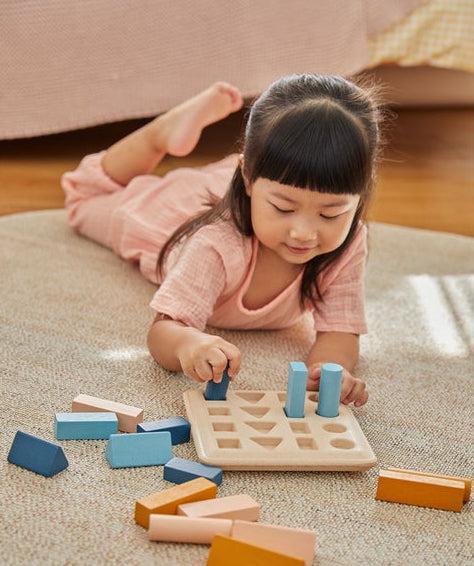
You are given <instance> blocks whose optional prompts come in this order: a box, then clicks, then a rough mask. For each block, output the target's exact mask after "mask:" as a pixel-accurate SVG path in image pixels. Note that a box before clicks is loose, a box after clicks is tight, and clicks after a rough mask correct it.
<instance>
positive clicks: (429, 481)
mask: <svg viewBox="0 0 474 566" xmlns="http://www.w3.org/2000/svg"><path fill="white" fill-rule="evenodd" d="M464 491H465V485H464V482H462V481H457V480H451V479H444V478H438V477H433V476H425V475H419V474H410V473H405V472H398V471H397V472H395V471H391V470H380V471H379V478H378V482H377V492H376V494H375V499H379V500H382V501H390V502H392V503H404V504H406V505H418V506H420V507H431V508H433V509H444V510H445V511H458V512H459V511H461V508H462V504H463V498H464Z"/></svg>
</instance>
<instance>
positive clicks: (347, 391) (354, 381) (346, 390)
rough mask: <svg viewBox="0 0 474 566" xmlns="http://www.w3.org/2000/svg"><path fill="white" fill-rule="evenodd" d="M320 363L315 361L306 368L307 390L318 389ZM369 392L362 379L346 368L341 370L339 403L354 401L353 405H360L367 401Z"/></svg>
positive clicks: (345, 403) (346, 403)
mask: <svg viewBox="0 0 474 566" xmlns="http://www.w3.org/2000/svg"><path fill="white" fill-rule="evenodd" d="M322 365H323V364H322V363H317V364H314V365H312V366H310V367H309V368H308V384H307V386H306V389H307V390H308V391H317V390H319V380H320V378H321V366H322ZM368 397H369V394H368V392H367V389H366V387H365V383H364V382H363V381H362V379H359V378H358V377H354V376H353V375H352V374H351V373H350V372H348V371H347V370H346V369H344V370H343V372H342V387H341V403H343V404H344V405H348V404H349V403H352V402H353V403H354V406H355V407H360V406H361V405H364V404H365V403H367V399H368Z"/></svg>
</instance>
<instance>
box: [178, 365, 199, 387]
mask: <svg viewBox="0 0 474 566" xmlns="http://www.w3.org/2000/svg"><path fill="white" fill-rule="evenodd" d="M183 373H184V375H185V376H186V377H189V378H191V379H193V380H194V381H197V382H198V383H202V382H203V380H202V379H201V378H200V377H199V375H198V373H197V371H196V370H195V369H194V367H193V366H184V365H183Z"/></svg>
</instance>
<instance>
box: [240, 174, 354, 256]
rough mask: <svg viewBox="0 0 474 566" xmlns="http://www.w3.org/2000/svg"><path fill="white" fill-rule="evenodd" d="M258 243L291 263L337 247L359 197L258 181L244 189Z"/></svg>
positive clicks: (352, 216) (349, 224)
mask: <svg viewBox="0 0 474 566" xmlns="http://www.w3.org/2000/svg"><path fill="white" fill-rule="evenodd" d="M246 192H247V194H248V195H249V196H250V199H251V213H252V226H253V230H254V232H255V235H256V237H257V238H258V240H259V241H260V243H261V244H262V245H263V246H264V247H265V248H268V250H269V251H272V252H274V253H275V254H277V255H278V256H279V257H280V258H281V259H283V260H285V261H286V262H288V263H291V264H296V265H299V264H304V263H306V262H308V261H309V260H311V259H313V258H314V257H316V256H318V255H321V254H325V253H327V252H331V251H333V250H335V249H336V248H338V247H339V246H340V245H341V244H342V243H343V242H344V240H345V239H346V236H347V234H348V233H349V230H350V227H351V224H352V220H353V218H354V214H355V213H356V210H357V205H358V204H359V200H360V195H351V194H344V195H333V194H329V193H320V192H316V191H311V190H308V189H298V188H295V187H292V186H289V185H282V184H280V183H277V182H276V181H270V180H268V179H263V178H259V179H257V180H256V181H255V183H254V184H253V185H252V186H251V187H249V186H247V188H246Z"/></svg>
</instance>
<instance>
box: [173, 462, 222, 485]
mask: <svg viewBox="0 0 474 566" xmlns="http://www.w3.org/2000/svg"><path fill="white" fill-rule="evenodd" d="M195 478H206V479H208V480H210V481H213V482H214V483H215V484H216V485H220V484H221V483H222V469H221V468H218V467H217V466H208V465H207V464H201V462H195V461H194V460H185V459H184V458H173V459H172V460H170V461H169V462H167V463H166V464H165V467H164V470H163V479H165V480H166V481H169V482H173V483H178V484H180V483H185V482H187V481H191V480H193V479H195Z"/></svg>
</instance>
